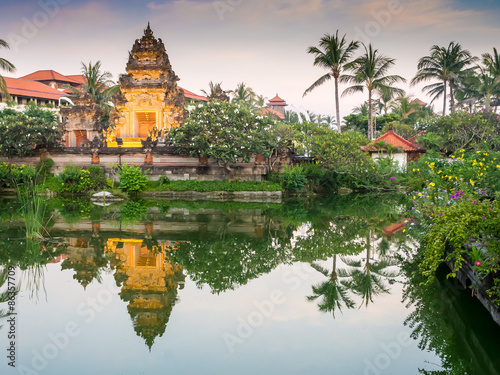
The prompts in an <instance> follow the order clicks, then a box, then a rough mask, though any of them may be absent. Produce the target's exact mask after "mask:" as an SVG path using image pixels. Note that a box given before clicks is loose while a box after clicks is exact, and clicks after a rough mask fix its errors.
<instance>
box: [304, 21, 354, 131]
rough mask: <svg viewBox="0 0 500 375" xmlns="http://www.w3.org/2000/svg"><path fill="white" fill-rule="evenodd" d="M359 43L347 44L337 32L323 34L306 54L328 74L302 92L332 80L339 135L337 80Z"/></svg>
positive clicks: (305, 93) (309, 90) (305, 92)
mask: <svg viewBox="0 0 500 375" xmlns="http://www.w3.org/2000/svg"><path fill="white" fill-rule="evenodd" d="M359 45H360V44H359V42H357V41H351V42H349V43H348V42H347V40H346V35H344V36H343V37H342V38H340V37H339V31H338V30H337V32H336V33H335V35H329V34H325V35H324V36H323V38H321V39H320V41H319V46H318V47H315V46H310V47H309V48H308V49H307V53H310V54H312V55H314V63H313V65H314V66H319V67H322V68H325V69H327V70H328V73H326V74H325V75H323V76H321V77H320V78H319V79H318V80H316V82H314V83H313V84H312V85H311V86H309V88H308V89H307V90H306V91H304V95H303V96H306V95H307V94H308V93H310V92H311V91H312V90H314V89H315V88H317V87H319V86H321V85H322V84H323V83H325V82H326V81H329V80H331V79H332V78H333V80H334V82H335V111H336V115H337V131H338V132H339V133H340V132H341V130H340V124H341V121H340V104H339V78H340V77H341V73H342V71H343V70H344V67H345V65H346V64H348V63H349V61H350V59H351V57H352V55H353V54H354V52H355V51H356V50H357V49H358V48H359Z"/></svg>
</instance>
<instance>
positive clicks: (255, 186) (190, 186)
mask: <svg viewBox="0 0 500 375" xmlns="http://www.w3.org/2000/svg"><path fill="white" fill-rule="evenodd" d="M149 190H154V191H199V192H205V191H279V190H281V186H280V185H279V184H277V183H273V182H269V181H262V182H257V181H231V182H229V181H228V180H223V181H199V180H186V181H183V180H178V181H170V180H169V182H167V183H165V180H159V181H155V182H150V188H149Z"/></svg>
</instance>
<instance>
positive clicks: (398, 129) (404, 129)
mask: <svg viewBox="0 0 500 375" xmlns="http://www.w3.org/2000/svg"><path fill="white" fill-rule="evenodd" d="M391 129H392V131H394V133H396V134H397V135H399V136H401V137H403V138H404V139H410V138H411V137H413V136H414V135H416V134H417V133H418V130H417V129H416V128H415V126H413V125H410V124H405V123H403V122H399V121H394V122H389V123H386V124H385V125H384V127H383V128H382V131H381V133H382V134H385V133H387V132H388V131H389V130H391Z"/></svg>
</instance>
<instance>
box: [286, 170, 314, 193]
mask: <svg viewBox="0 0 500 375" xmlns="http://www.w3.org/2000/svg"><path fill="white" fill-rule="evenodd" d="M280 182H281V184H282V186H283V188H285V189H286V190H288V191H294V192H296V191H302V190H304V187H305V186H306V184H307V177H306V175H305V173H304V168H303V167H301V166H295V167H289V166H285V167H284V168H283V170H282V172H281V174H280Z"/></svg>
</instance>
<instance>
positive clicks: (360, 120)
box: [342, 112, 401, 134]
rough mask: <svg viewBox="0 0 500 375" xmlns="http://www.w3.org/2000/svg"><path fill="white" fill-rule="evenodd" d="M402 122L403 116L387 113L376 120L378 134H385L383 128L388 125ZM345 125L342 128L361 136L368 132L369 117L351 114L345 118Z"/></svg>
mask: <svg viewBox="0 0 500 375" xmlns="http://www.w3.org/2000/svg"><path fill="white" fill-rule="evenodd" d="M398 121H401V116H399V115H398V114H396V113H392V112H391V113H386V114H383V115H381V116H377V117H376V120H375V125H376V130H377V132H380V131H381V132H382V133H385V132H384V130H383V128H384V127H385V126H387V125H388V124H391V123H394V122H398ZM344 123H345V125H344V126H342V128H343V129H344V128H345V130H351V131H357V132H359V133H361V134H366V133H367V132H368V116H365V115H362V114H350V115H348V116H345V117H344Z"/></svg>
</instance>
